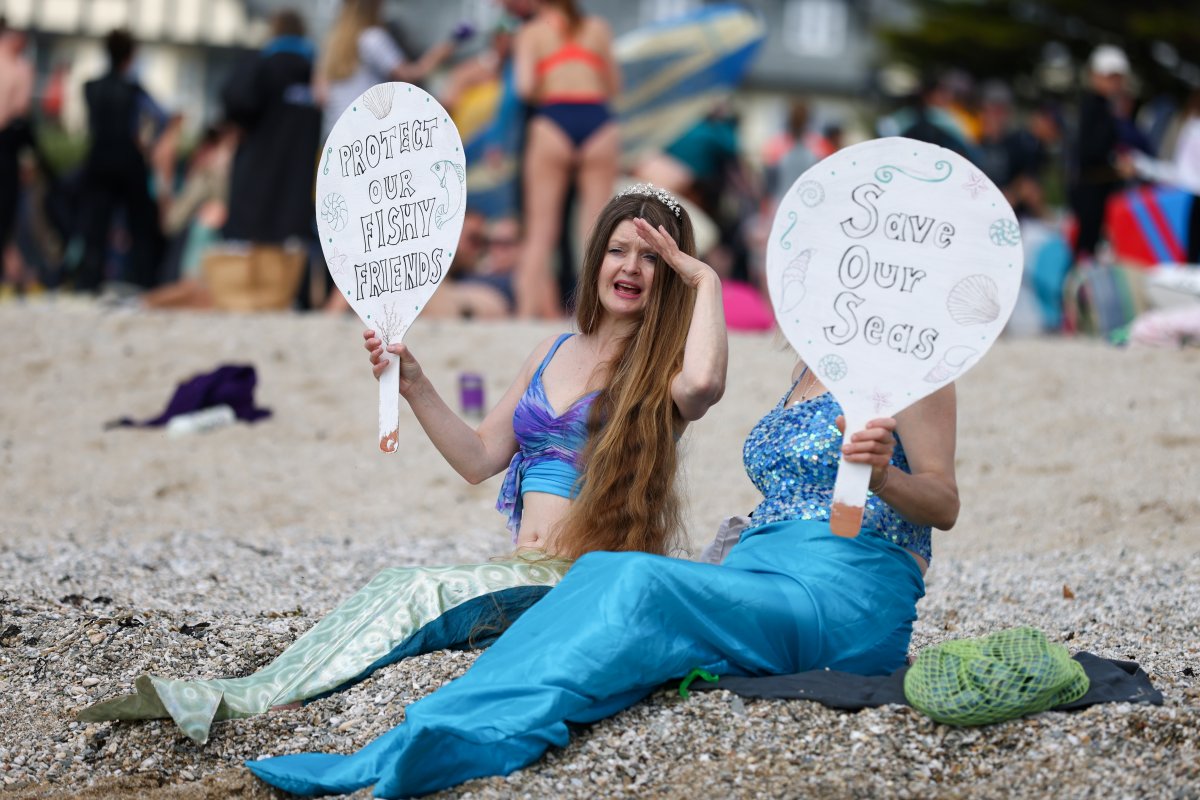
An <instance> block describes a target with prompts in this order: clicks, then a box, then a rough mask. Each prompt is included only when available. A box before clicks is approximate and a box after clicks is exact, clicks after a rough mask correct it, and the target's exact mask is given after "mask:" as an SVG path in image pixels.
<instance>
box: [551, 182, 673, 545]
mask: <svg viewBox="0 0 1200 800" xmlns="http://www.w3.org/2000/svg"><path fill="white" fill-rule="evenodd" d="M636 217H641V218H642V219H644V220H646V221H647V222H649V223H650V224H651V225H653V226H654V227H655V228H657V227H658V226H660V225H661V226H663V227H664V228H666V230H667V232H668V233H669V234H670V235H671V237H672V238H673V239H675V241H676V242H677V243H678V244H679V249H680V250H681V251H683V252H684V253H687V254H688V255H695V253H696V240H695V235H694V234H693V232H692V222H691V219H689V218H688V215H687V211H685V210H683V209H682V208H680V216H678V217H677V216H675V212H673V211H672V210H671V209H670V208H668V207H667V206H666V205H665V204H664V203H663V202H662V201H661V200H659V199H657V198H655V197H653V196H650V195H641V194H628V195H625V196H623V197H615V198H613V199H612V200H610V201H609V203H608V205H607V206H605V207H604V210H603V211H602V212H601V213H600V216H599V218H598V219H597V220H596V223H595V226H594V227H593V228H592V233H591V237H590V238H589V239H588V244H587V248H586V251H585V253H584V260H583V271H582V274H581V276H580V281H579V292H578V295H577V298H576V308H575V319H576V323H577V324H578V325H579V330H580V331H581V332H582V333H584V334H590V333H594V332H595V331H596V329H597V328H598V327H599V325H600V321H601V319H602V316H603V314H604V309H603V307H602V306H601V304H600V295H599V286H598V283H599V277H600V265H601V263H602V262H603V261H604V256H605V253H606V252H607V249H608V241H609V238H610V237H611V236H612V234H613V231H614V230H616V228H617V226H618V225H620V224H621V222H623V221H624V220H629V219H634V218H636ZM694 305H695V290H693V289H692V288H691V287H689V286H688V285H687V284H686V283H684V281H683V279H682V278H680V277H679V275H678V273H676V272H675V270H673V269H672V268H671V267H670V266H668V265H667V264H665V263H663V262H662V261H661V260H660V262H659V263H658V265H657V266H656V267H655V269H654V279H653V281H652V282H651V284H650V294H649V297H648V298H647V302H646V309H645V311H644V313H643V315H642V318H641V320H640V321H639V322H638V324H637V326H636V327H635V328H634V330H633V332H632V333H631V334H630V335H629V336H628V337H627V338H626V339H625V340H624V341H623V342H622V343H621V345H620V346H619V348H618V350H619V352H618V354H617V355H616V356H615V357H614V358H613V360H612V362H611V366H610V367H609V377H608V381H607V382H606V385H605V386H604V388H603V389H601V390H600V394H599V395H598V396H597V397H596V399H595V400H594V401H593V403H592V409H591V414H590V417H589V419H588V428H589V436H588V444H587V447H586V448H585V449H584V453H583V464H584V466H583V471H582V475H581V476H580V480H581V481H582V486H581V490H580V493H579V497H578V498H576V500H575V502H573V503H572V504H571V508H570V511H568V512H567V516H566V518H565V519H564V520H563V523H562V528H561V529H560V530H559V533H558V542H557V545H556V547H555V551H556V553H557V554H558V555H560V556H562V557H564V558H578V557H579V556H581V555H583V554H584V553H588V552H591V551H593V550H641V551H644V552H648V553H661V554H667V553H669V552H671V551H672V550H673V549H674V547H675V544H676V540H677V537H678V535H679V533H680V527H681V525H680V504H679V495H678V493H677V492H676V488H675V470H676V466H677V464H678V453H677V451H676V446H675V440H676V435H677V433H678V431H679V429H680V423H681V420H680V418H679V414H678V412H677V411H676V409H675V401H674V400H673V399H672V398H671V381H672V380H673V379H674V378H675V376H676V374H678V372H679V370H680V369H681V368H682V366H683V348H684V344H685V343H686V341H687V334H688V327H689V326H690V324H691V321H692V308H693V306H694Z"/></svg>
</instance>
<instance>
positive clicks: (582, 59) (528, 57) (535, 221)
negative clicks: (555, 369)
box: [513, 0, 621, 318]
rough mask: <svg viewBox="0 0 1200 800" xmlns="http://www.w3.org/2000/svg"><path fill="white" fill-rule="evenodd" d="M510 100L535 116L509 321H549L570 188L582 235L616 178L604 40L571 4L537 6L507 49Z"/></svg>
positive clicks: (554, 309)
mask: <svg viewBox="0 0 1200 800" xmlns="http://www.w3.org/2000/svg"><path fill="white" fill-rule="evenodd" d="M513 59H514V71H515V80H516V88H517V93H518V94H519V95H520V96H521V97H522V98H523V99H524V100H525V101H526V102H527V103H529V104H531V105H532V106H533V107H534V115H533V118H532V119H531V120H530V122H529V125H528V128H527V129H526V134H525V136H526V141H525V158H524V163H523V167H522V169H523V171H524V174H523V176H522V203H523V210H524V219H525V245H524V252H523V253H522V257H521V262H520V265H519V266H518V268H517V275H516V290H517V313H518V315H520V316H522V317H546V318H557V317H559V316H561V314H562V302H561V298H560V295H559V290H558V281H557V280H555V278H554V276H553V274H552V272H551V268H550V260H551V255H552V253H553V252H554V248H555V246H556V245H557V243H558V239H559V235H560V233H561V228H562V225H561V221H562V209H563V206H564V204H565V202H566V199H567V190H568V189H569V188H570V186H571V184H572V183H574V185H575V189H576V196H577V205H578V210H579V216H578V219H579V231H580V234H581V235H582V234H585V233H586V232H587V231H588V230H589V228H590V227H591V225H592V224H593V222H595V220H596V216H597V214H599V212H600V209H601V208H602V207H603V206H604V203H605V202H606V201H607V200H608V197H609V195H610V194H611V193H612V190H613V183H614V182H615V181H616V177H617V167H618V158H619V156H620V138H619V136H618V133H617V125H616V121H615V119H614V118H613V115H612V112H611V111H610V108H609V106H610V105H611V103H612V101H613V99H614V98H615V97H616V96H617V93H618V92H619V91H620V82H621V79H620V72H619V69H618V67H617V63H616V59H615V58H614V56H613V52H612V30H611V29H610V28H609V26H608V23H607V22H605V21H604V20H603V19H601V18H600V17H594V16H587V15H584V14H583V13H581V12H580V10H579V8H578V6H577V5H576V4H575V0H539V2H538V3H537V13H536V14H535V15H534V17H533V19H532V20H530V21H529V22H528V23H526V24H525V25H524V26H523V27H522V28H521V30H520V32H519V33H518V34H517V39H516V42H515V46H514V55H513Z"/></svg>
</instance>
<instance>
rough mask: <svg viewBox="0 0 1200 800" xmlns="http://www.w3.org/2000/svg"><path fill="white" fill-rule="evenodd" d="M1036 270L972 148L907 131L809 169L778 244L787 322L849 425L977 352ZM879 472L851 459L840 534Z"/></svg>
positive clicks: (972, 359)
mask: <svg viewBox="0 0 1200 800" xmlns="http://www.w3.org/2000/svg"><path fill="white" fill-rule="evenodd" d="M1022 269H1023V259H1022V253H1021V234H1020V228H1019V227H1018V226H1017V220H1016V216H1015V215H1014V214H1013V211H1012V208H1011V207H1010V206H1009V204H1008V202H1007V201H1006V200H1005V198H1004V195H1003V194H1002V193H1001V192H1000V190H999V189H997V188H996V186H995V185H994V184H993V183H992V182H991V181H990V180H988V179H987V178H986V177H985V176H984V174H983V172H982V171H980V170H979V169H978V168H977V167H975V166H974V165H972V164H971V163H970V162H969V161H967V160H966V159H964V158H962V157H961V156H959V155H958V154H956V153H954V152H951V151H950V150H946V149H945V148H942V147H938V146H936V145H932V144H927V143H925V142H918V141H914V140H911V139H904V138H898V137H896V138H887V139H876V140H873V141H869V142H864V143H862V144H858V145H855V146H853V147H848V148H846V149H844V150H841V151H839V152H837V153H835V154H834V155H831V156H829V157H828V158H826V159H824V160H823V161H820V162H819V163H817V164H816V165H815V166H813V167H812V168H811V169H809V170H808V171H807V172H805V173H804V174H803V175H801V176H800V178H798V179H797V181H796V183H795V184H793V186H792V187H791V189H789V190H788V193H787V194H786V195H785V197H784V199H783V201H782V203H781V204H780V206H779V210H778V212H777V213H776V215H775V222H774V225H773V227H772V228H771V238H770V241H769V244H768V249H767V279H768V286H769V289H770V294H771V301H772V303H773V304H774V306H775V317H776V319H777V321H778V322H779V327H780V328H781V329H782V330H783V332H784V334H785V335H786V336H787V338H788V341H790V342H791V344H792V346H793V347H794V348H795V349H796V351H797V352H798V353H799V354H800V357H801V358H803V359H804V363H805V364H806V365H808V368H809V369H811V370H813V371H814V372H815V373H816V375H817V377H819V378H820V380H821V382H822V383H824V385H825V386H826V387H827V388H828V389H829V391H830V392H831V393H832V394H833V395H834V397H835V398H836V399H837V401H838V403H840V404H841V406H842V410H843V412H844V414H845V417H846V433H847V435H849V434H851V433H853V432H855V431H859V430H863V429H864V428H865V427H866V425H867V423H868V422H870V421H871V420H872V419H875V418H878V417H889V416H895V415H896V414H897V413H898V412H900V411H901V410H903V409H904V408H906V407H908V406H909V405H911V404H912V403H915V402H916V401H918V400H920V399H921V398H922V397H925V396H926V395H928V394H930V393H931V392H933V391H935V390H937V389H939V388H941V387H943V386H945V385H946V384H948V383H950V382H952V381H954V380H955V379H957V378H958V377H959V376H961V375H962V374H963V373H964V372H966V371H967V370H968V369H970V368H971V367H972V366H974V365H975V364H977V363H978V362H979V359H980V358H982V357H983V354H984V353H986V352H987V350H988V348H989V347H991V345H992V342H994V341H995V340H996V337H997V336H999V335H1000V332H1001V331H1002V330H1003V328H1004V325H1005V323H1006V322H1007V320H1008V317H1009V315H1010V314H1011V313H1012V309H1013V306H1014V305H1015V304H1016V301H1017V293H1018V291H1019V289H1020V286H1021V273H1022ZM870 476H871V470H870V467H869V466H867V465H864V464H848V463H847V462H846V461H845V460H842V461H841V462H840V463H839V464H838V475H837V481H836V483H835V485H834V490H833V506H832V508H831V509H830V527H831V528H832V529H833V531H834V532H835V533H837V534H839V535H842V536H854V535H856V534H857V533H858V531H859V528H860V527H861V524H862V513H863V508H864V506H865V503H866V496H867V485H868V482H869V480H870Z"/></svg>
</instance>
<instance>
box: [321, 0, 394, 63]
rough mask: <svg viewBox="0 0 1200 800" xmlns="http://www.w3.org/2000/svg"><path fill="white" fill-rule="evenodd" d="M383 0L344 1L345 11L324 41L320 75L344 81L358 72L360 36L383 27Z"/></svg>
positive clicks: (340, 14) (343, 7) (341, 12)
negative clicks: (366, 31)
mask: <svg viewBox="0 0 1200 800" xmlns="http://www.w3.org/2000/svg"><path fill="white" fill-rule="evenodd" d="M382 4H383V3H382V0H342V10H341V11H340V12H338V18H337V21H336V22H334V23H333V29H332V30H330V31H329V36H328V38H326V39H325V47H324V52H323V53H322V55H321V62H320V65H319V69H318V74H320V76H321V77H322V78H325V79H326V80H330V81H344V80H345V79H346V78H349V77H350V76H351V75H353V74H354V70H356V69H358V36H359V34H360V33H362V32H363V31H365V30H366V29H367V28H372V27H374V26H376V25H379V24H380V19H381V15H380V7H381V6H382Z"/></svg>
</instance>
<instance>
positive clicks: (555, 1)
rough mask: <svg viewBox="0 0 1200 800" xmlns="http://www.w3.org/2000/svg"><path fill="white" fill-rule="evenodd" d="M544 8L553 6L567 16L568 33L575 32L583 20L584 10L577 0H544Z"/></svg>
mask: <svg viewBox="0 0 1200 800" xmlns="http://www.w3.org/2000/svg"><path fill="white" fill-rule="evenodd" d="M542 6H543V7H544V8H553V9H555V10H557V11H558V12H559V13H560V14H562V15H563V16H564V17H566V18H567V33H571V34H574V33H575V32H576V31H578V30H579V26H580V24H581V23H582V22H583V12H581V11H580V10H579V6H578V5H576V3H575V0H542Z"/></svg>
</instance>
